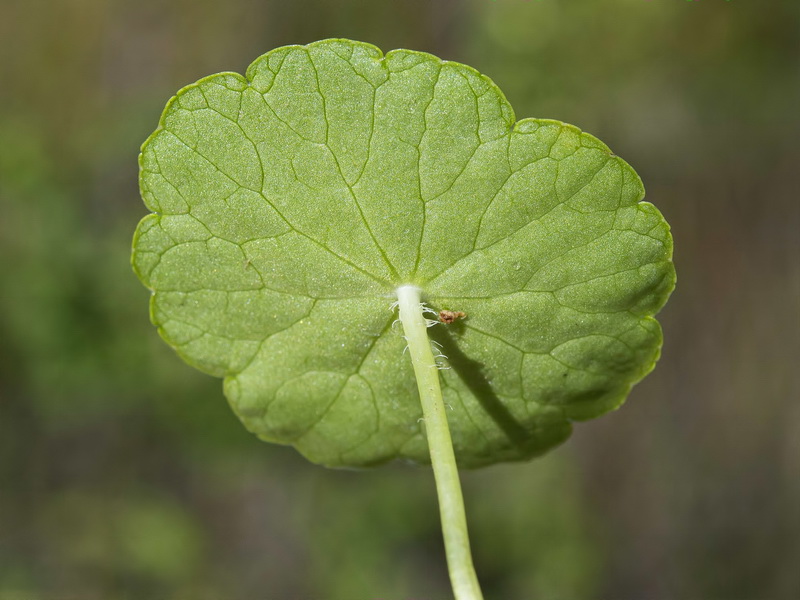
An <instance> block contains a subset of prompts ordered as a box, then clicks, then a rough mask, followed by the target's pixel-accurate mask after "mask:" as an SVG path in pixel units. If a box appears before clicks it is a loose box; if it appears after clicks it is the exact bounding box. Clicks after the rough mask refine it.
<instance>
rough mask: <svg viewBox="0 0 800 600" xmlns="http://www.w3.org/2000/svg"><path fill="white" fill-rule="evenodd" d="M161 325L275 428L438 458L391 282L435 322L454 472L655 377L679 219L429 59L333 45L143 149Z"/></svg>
mask: <svg viewBox="0 0 800 600" xmlns="http://www.w3.org/2000/svg"><path fill="white" fill-rule="evenodd" d="M140 166H141V176H140V185H141V191H142V197H143V198H144V201H145V203H146V205H147V207H148V208H149V209H150V210H151V211H152V213H153V214H150V215H148V216H147V217H145V218H144V219H143V220H142V221H141V222H140V224H139V227H138V229H137V231H136V235H135V238H134V252H133V265H134V269H135V271H136V273H137V274H138V276H139V277H140V278H141V280H142V282H143V283H144V284H145V285H146V286H147V287H148V288H150V289H151V290H152V291H153V295H152V299H151V316H152V320H153V323H154V324H156V325H157V326H158V328H159V331H160V333H161V335H162V336H163V337H164V339H165V340H166V341H167V342H168V343H169V344H171V345H172V346H173V347H174V348H175V349H176V350H177V352H178V353H179V354H180V355H181V356H182V357H183V358H184V359H185V360H186V361H187V362H188V363H189V364H191V365H193V366H195V367H197V368H199V369H201V370H202V371H205V372H207V373H210V374H212V375H216V376H220V377H224V390H225V394H226V396H227V398H228V400H229V401H230V404H231V406H232V407H233V409H234V411H235V412H236V414H237V415H238V416H239V417H240V419H241V420H242V421H243V423H244V424H245V426H246V427H247V428H248V429H249V430H250V431H252V432H254V433H255V434H257V435H258V436H259V437H260V438H262V439H264V440H268V441H272V442H277V443H283V444H293V445H294V446H295V447H296V448H297V449H298V450H299V451H300V452H302V453H303V454H304V455H305V456H307V457H308V458H309V459H310V460H312V461H314V462H318V463H322V464H326V465H331V466H346V465H349V466H361V465H371V464H377V463H381V462H385V461H387V460H391V459H395V458H401V459H410V460H412V461H416V462H423V463H424V462H428V448H427V444H426V440H425V435H424V428H423V423H421V422H420V417H421V408H420V404H419V399H418V395H417V391H416V384H415V380H414V375H413V371H412V368H411V364H410V361H409V358H408V356H404V354H403V349H404V347H405V341H404V339H403V337H402V332H401V328H400V327H399V324H398V325H393V322H394V321H395V319H396V312H395V311H393V310H391V305H392V303H393V302H394V300H395V289H396V288H397V287H398V286H400V285H403V284H414V285H416V286H418V287H419V288H421V290H422V292H423V299H424V300H425V302H426V303H427V305H428V306H429V307H431V308H432V309H434V310H436V311H439V310H442V309H449V310H453V311H463V312H464V313H465V314H466V317H465V318H462V319H458V320H457V321H455V322H453V323H452V324H448V325H445V324H439V325H436V326H434V327H431V328H430V329H429V333H430V335H431V337H432V338H433V339H434V340H435V341H436V342H437V343H438V344H440V346H441V354H443V355H444V356H445V357H446V358H443V359H442V363H443V366H444V367H447V368H445V369H443V370H442V371H440V373H441V382H442V386H443V393H444V400H445V403H446V404H447V405H448V406H449V408H451V409H452V410H449V411H448V419H449V422H450V427H451V431H452V436H453V442H454V446H455V451H456V456H457V457H458V461H459V464H460V466H463V467H475V466H481V465H485V464H489V463H494V462H500V461H508V460H519V459H525V458H529V457H531V456H535V455H537V454H541V453H542V452H544V451H546V450H548V449H550V448H552V447H553V446H555V445H557V444H559V443H560V442H562V441H563V440H565V439H566V438H567V437H568V436H569V434H570V431H571V422H572V421H574V420H583V419H590V418H593V417H597V416H599V415H601V414H603V413H605V412H607V411H609V410H613V409H614V408H616V407H618V406H619V405H620V404H621V403H622V402H623V401H624V400H625V397H626V396H627V394H628V392H629V390H630V388H631V386H632V385H633V384H634V383H635V382H637V381H639V380H640V379H641V378H642V377H644V376H645V375H646V374H647V373H648V372H649V371H650V370H651V369H652V368H653V366H654V365H655V362H656V360H657V359H658V356H659V351H660V347H661V331H660V328H659V325H658V323H657V322H656V321H655V319H653V318H652V316H653V315H654V314H655V313H656V312H657V311H658V310H659V309H660V308H661V307H662V306H663V304H664V303H665V302H666V299H667V297H668V296H669V294H670V292H671V291H672V289H673V287H674V283H675V272H674V269H673V265H672V262H671V256H672V240H671V237H670V233H669V226H668V225H667V223H666V222H665V221H664V219H663V217H662V216H661V214H660V213H659V212H658V210H657V209H656V208H655V207H654V206H653V205H651V204H649V203H646V202H642V198H643V197H644V189H643V187H642V183H641V181H640V179H639V177H638V176H637V175H636V173H635V172H634V171H633V169H632V168H631V167H630V166H629V165H628V164H627V163H625V162H624V161H623V160H622V159H620V158H619V157H617V156H614V155H613V154H612V153H611V151H610V150H609V149H608V148H607V147H606V146H605V145H604V144H603V143H602V142H600V141H599V140H597V139H596V138H594V137H592V136H591V135H588V134H586V133H583V132H581V131H580V130H579V129H577V128H575V127H573V126H571V125H566V124H564V123H560V122H557V121H552V120H542V119H523V120H521V121H515V117H514V113H513V111H512V109H511V106H510V105H509V104H508V102H507V101H506V99H505V97H504V96H503V94H502V93H501V92H500V90H499V89H498V88H497V86H496V85H495V84H494V83H493V82H492V81H491V80H489V79H488V78H487V77H485V76H483V75H481V74H479V73H478V72H477V71H475V70H474V69H472V68H470V67H468V66H465V65H462V64H458V63H453V62H445V61H442V60H440V59H438V58H436V57H435V56H432V55H429V54H424V53H420V52H413V51H409V50H395V51H392V52H389V53H388V54H386V55H385V56H384V55H383V54H382V53H381V51H380V50H379V49H377V48H375V47H374V46H371V45H368V44H364V43H360V42H353V41H349V40H325V41H322V42H317V43H314V44H310V45H308V46H289V47H283V48H278V49H276V50H273V51H272V52H269V53H267V54H265V55H264V56H262V57H260V58H259V59H257V60H256V61H255V62H254V63H253V64H252V65H251V66H250V67H249V69H248V70H247V74H246V76H244V77H242V76H241V75H238V74H236V73H221V74H218V75H213V76H211V77H207V78H205V79H202V80H200V81H198V82H197V83H195V84H193V85H190V86H188V87H186V88H184V89H182V90H181V91H180V92H178V94H177V95H176V96H175V97H174V98H172V100H171V101H170V102H169V104H168V105H167V107H166V109H165V111H164V114H163V116H162V118H161V122H160V125H159V127H158V129H157V130H156V131H155V132H154V133H153V134H152V135H151V136H150V138H149V139H148V140H147V141H146V142H145V144H144V145H143V147H142V154H141V156H140Z"/></svg>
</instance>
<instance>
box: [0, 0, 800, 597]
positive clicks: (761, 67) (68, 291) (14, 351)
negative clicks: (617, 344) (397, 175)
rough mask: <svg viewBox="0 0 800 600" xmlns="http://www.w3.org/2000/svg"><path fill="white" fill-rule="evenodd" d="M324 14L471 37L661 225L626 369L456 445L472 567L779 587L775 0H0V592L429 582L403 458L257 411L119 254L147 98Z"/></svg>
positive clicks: (793, 455) (785, 55) (779, 122)
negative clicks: (654, 335) (463, 451)
mask: <svg viewBox="0 0 800 600" xmlns="http://www.w3.org/2000/svg"><path fill="white" fill-rule="evenodd" d="M326 37H352V38H355V39H360V40H363V41H368V42H372V43H374V44H377V45H378V46H380V47H381V48H382V49H383V50H390V49H392V48H397V47H407V48H413V49H417V50H424V51H429V52H432V53H434V54H437V55H438V56H440V57H442V58H446V59H451V60H457V61H461V62H466V63H468V64H470V65H473V66H475V67H476V68H477V69H478V70H480V71H482V72H484V73H486V74H488V75H489V76H490V77H492V78H493V79H494V80H495V81H496V82H497V83H498V84H499V85H500V87H501V88H502V89H503V91H504V92H505V93H506V95H507V97H508V98H509V100H510V101H511V103H512V104H513V106H514V108H515V110H516V113H517V115H518V116H519V117H524V116H536V117H547V118H555V119H559V120H563V121H567V122H571V123H574V124H576V125H578V126H580V127H581V128H582V129H584V130H586V131H589V132H591V133H593V134H595V135H597V136H598V137H600V138H601V139H602V140H603V141H605V142H606V143H608V144H609V145H610V146H611V148H612V149H613V150H614V151H615V152H616V153H618V154H620V155H621V156H623V157H624V158H625V159H627V160H628V161H629V162H630V163H631V164H632V165H633V166H634V168H636V169H637V171H638V172H639V174H640V175H641V176H642V178H643V180H644V182H645V185H646V186H647V190H648V199H649V200H651V201H653V202H654V203H655V204H657V206H658V207H659V208H660V209H661V210H662V212H663V213H664V215H665V216H666V217H667V219H668V220H669V221H670V223H671V224H672V227H673V233H674V236H675V247H676V255H675V262H676V265H677V269H678V279H679V282H678V288H677V290H676V292H675V294H674V296H673V298H672V300H671V301H670V303H669V304H668V305H667V307H666V308H665V310H664V311H663V312H662V313H661V316H660V320H661V322H662V324H663V327H664V331H665V339H666V342H665V346H664V352H663V358H662V360H661V362H660V364H659V366H658V368H657V369H656V370H655V371H654V373H653V374H651V375H650V376H649V377H648V378H647V379H646V380H645V381H644V382H642V383H641V384H639V385H638V386H637V387H636V388H635V389H634V391H633V393H632V395H631V397H630V399H629V402H628V403H627V404H626V405H625V406H624V407H623V408H622V409H621V410H620V411H618V412H616V413H614V414H612V415H608V416H606V417H604V418H602V419H600V420H598V421H593V422H590V423H586V424H583V425H580V426H578V427H577V431H576V433H575V435H574V436H573V438H572V439H571V440H570V441H569V442H567V443H566V444H565V445H564V446H562V447H560V448H559V449H557V450H555V451H554V452H552V453H551V454H550V455H548V456H547V457H544V458H541V459H539V460H536V461H533V462H531V463H527V464H514V465H504V466H497V467H491V468H488V469H485V470H482V471H475V472H469V473H466V474H465V475H464V482H463V483H464V487H465V494H466V501H467V511H468V515H469V519H470V524H471V533H472V541H473V545H474V554H475V561H476V564H477V568H478V572H479V575H480V577H481V579H482V582H483V585H484V588H485V590H484V591H485V593H486V595H487V598H490V599H495V598H496V599H511V600H525V599H527V598H546V599H548V600H584V599H601V598H603V599H615V600H661V599H664V600H668V599H669V600H673V599H677V600H699V599H703V600H717V599H718V600H779V599H780V600H783V599H785V600H796V599H797V598H800V241H799V240H800V194H798V188H799V187H800V185H798V179H797V176H798V171H800V144H798V134H800V112H799V111H800V3H796V2H759V3H755V2H746V1H744V0H732V1H730V2H726V1H724V0H695V1H694V2H686V1H679V0H604V1H603V2H573V1H568V0H536V1H530V0H470V1H467V0H462V1H449V0H403V1H399V0H374V1H366V0H364V1H356V0H291V1H289V0H283V1H266V0H262V1H258V2H257V1H254V0H226V1H225V2H216V1H212V0H173V1H169V2H163V1H156V0H139V1H138V2H127V1H124V0H62V1H56V0H49V1H48V0H2V3H0V52H1V53H0V69H1V71H0V103H1V104H0V253H1V254H2V256H1V259H0V281H2V283H1V284H0V598H2V599H3V600H7V599H14V600H18V599H20V598H25V599H26V600H28V599H32V598H59V599H63V598H76V599H77V598H80V599H88V600H92V599H98V600H99V599H103V600H107V599H108V600H116V599H123V598H124V599H132V600H133V599H140V598H141V599H148V600H150V599H179V598H180V599H187V600H188V599H191V600H204V599H212V598H213V599H217V600H220V599H225V600H239V599H253V598H264V599H278V600H281V599H321V600H360V599H372V600H378V599H381V600H395V599H397V600H401V599H405V600H410V599H416V600H422V599H440V598H441V599H443V598H448V597H449V596H450V590H449V583H448V581H447V575H446V570H445V565H444V558H443V548H442V542H441V539H440V538H441V534H440V531H439V529H438V514H437V506H436V498H435V493H434V489H433V480H432V476H431V474H430V472H429V471H428V470H426V469H421V468H413V467H404V466H389V467H384V468H381V469H378V470H374V471H361V472H356V471H331V470H326V469H324V468H321V467H317V466H314V465H312V464H309V463H307V462H306V461H305V460H304V459H302V458H301V457H300V456H298V455H297V454H296V453H295V451H294V450H292V449H291V448H285V447H278V446H271V445H268V444H264V443H261V442H259V441H257V440H256V439H255V438H254V437H252V436H251V435H250V434H248V433H247V432H246V431H245V430H244V428H243V427H242V426H241V425H240V424H239V422H238V421H237V420H236V419H235V417H234V416H233V414H232V413H231V411H230V410H229V408H228V406H227V405H226V402H225V400H224V398H223V396H222V392H221V386H220V382H219V381H217V380H215V379H213V378H210V377H207V376H204V375H202V374H200V373H198V372H196V371H194V370H193V369H191V368H190V367H188V366H186V365H184V364H183V363H182V362H181V361H180V360H179V359H178V358H177V357H176V356H175V355H174V354H173V352H172V351H171V350H170V349H169V348H168V347H167V346H166V345H165V344H164V343H163V342H162V341H161V340H160V339H159V338H158V336H157V334H156V332H155V330H154V328H152V327H151V325H150V324H149V322H148V315H147V297H148V293H147V291H146V290H145V289H144V288H143V287H142V286H141V285H140V284H139V282H138V281H137V280H136V278H135V277H134V275H133V273H132V272H131V270H130V267H129V264H128V261H129V251H130V240H131V236H132V233H133V230H134V227H135V225H136V223H137V221H138V220H139V219H140V218H141V217H142V216H143V215H144V214H145V212H146V211H145V209H144V206H143V205H142V203H141V201H140V199H139V196H138V189H137V166H136V156H137V153H138V148H139V145H140V144H141V142H142V141H143V140H144V139H145V137H146V136H147V135H148V134H149V133H150V132H151V131H152V130H153V129H154V128H155V126H156V124H157V121H158V117H159V115H160V113H161V110H162V109H163V106H164V104H165V103H166V101H167V99H168V98H169V97H170V96H171V95H172V94H173V93H174V92H175V91H177V89H178V88H180V87H182V86H184V85H186V84H189V83H191V82H193V81H195V80H197V79H198V78H200V77H202V76H205V75H207V74H210V73H213V72H218V71H224V70H235V71H239V72H243V71H244V69H245V68H246V67H247V65H248V64H249V63H250V61H251V60H253V59H254V58H255V57H256V56H258V55H260V54H262V53H264V52H266V51H268V50H270V49H272V48H274V47H277V46H281V45H284V44H290V43H307V42H310V41H314V40H317V39H321V38H326Z"/></svg>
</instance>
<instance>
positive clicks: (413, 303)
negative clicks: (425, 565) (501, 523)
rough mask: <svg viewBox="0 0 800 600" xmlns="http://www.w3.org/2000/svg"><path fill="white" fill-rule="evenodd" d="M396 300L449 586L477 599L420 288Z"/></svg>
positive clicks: (402, 291)
mask: <svg viewBox="0 0 800 600" xmlns="http://www.w3.org/2000/svg"><path fill="white" fill-rule="evenodd" d="M397 299H398V301H399V302H398V303H399V306H400V322H401V323H402V324H403V330H404V332H405V335H406V341H407V342H408V350H409V353H410V354H411V363H412V364H413V365H414V374H415V375H416V377H417V388H418V389H419V398H420V402H421V403H422V414H423V416H424V417H425V431H426V433H427V436H428V448H429V449H430V453H431V465H432V466H433V476H434V479H435V480H436V493H437V494H438V496H439V513H440V515H441V519H442V534H443V535H444V548H445V553H446V554H447V568H448V571H449V572H450V582H451V584H452V586H453V592H454V593H455V597H456V600H482V598H483V595H482V594H481V588H480V585H479V584H478V577H477V576H476V575H475V567H473V566H472V554H471V553H470V549H469V534H468V533H467V518H466V515H465V514H464V498H463V497H462V495H461V482H460V481H459V479H458V467H457V466H456V457H455V454H454V453H453V441H452V439H451V438H450V428H449V427H448V425H447V415H446V414H445V408H444V401H443V400H442V388H441V387H440V385H439V370H438V367H437V365H436V361H435V360H434V357H433V352H432V351H431V343H430V340H429V339H428V332H427V322H426V320H425V317H424V316H423V314H422V304H421V303H420V290H419V288H416V287H414V286H412V285H404V286H402V287H399V288H397Z"/></svg>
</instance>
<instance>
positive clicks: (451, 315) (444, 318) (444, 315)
mask: <svg viewBox="0 0 800 600" xmlns="http://www.w3.org/2000/svg"><path fill="white" fill-rule="evenodd" d="M466 316H467V313H464V312H461V311H460V310H442V311H439V320H440V321H441V322H442V323H444V324H446V325H449V324H450V323H452V322H453V321H455V320H456V319H463V318H464V317H466Z"/></svg>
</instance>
